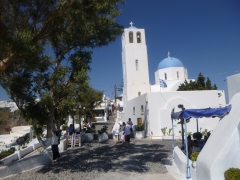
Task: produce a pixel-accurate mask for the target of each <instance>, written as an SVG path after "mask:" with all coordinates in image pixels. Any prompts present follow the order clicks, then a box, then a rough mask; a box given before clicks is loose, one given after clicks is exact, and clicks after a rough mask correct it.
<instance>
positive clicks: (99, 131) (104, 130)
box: [98, 126, 108, 134]
mask: <svg viewBox="0 0 240 180" xmlns="http://www.w3.org/2000/svg"><path fill="white" fill-rule="evenodd" d="M107 130H108V127H107V126H103V128H101V130H98V134H103V133H108V132H107Z"/></svg>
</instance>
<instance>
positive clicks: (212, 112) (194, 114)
mask: <svg viewBox="0 0 240 180" xmlns="http://www.w3.org/2000/svg"><path fill="white" fill-rule="evenodd" d="M231 108H232V105H231V104H229V105H228V106H226V107H223V108H205V109H185V110H183V111H180V112H176V113H172V114H171V118H172V119H183V118H184V119H190V118H201V117H220V118H221V117H223V116H225V115H226V114H228V113H229V112H230V111H231Z"/></svg>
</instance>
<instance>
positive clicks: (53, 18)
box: [0, 0, 124, 72]
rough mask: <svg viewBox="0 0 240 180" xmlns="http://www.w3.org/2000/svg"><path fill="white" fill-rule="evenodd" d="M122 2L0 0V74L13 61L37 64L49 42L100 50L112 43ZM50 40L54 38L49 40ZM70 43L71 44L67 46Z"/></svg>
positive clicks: (120, 27)
mask: <svg viewBox="0 0 240 180" xmlns="http://www.w3.org/2000/svg"><path fill="white" fill-rule="evenodd" d="M123 2H124V0H111V1H106V0H98V1H91V0H82V1H79V0H71V1H69V0H52V1H43V0H40V1H39V0H38V1H37V0H33V1H29V0H15V1H9V0H1V2H0V12H1V13H0V72H4V71H5V69H6V68H8V67H9V66H10V65H11V64H13V63H14V62H16V61H25V62H26V63H30V64H31V62H34V61H36V60H38V58H39V53H40V54H41V53H43V51H44V47H46V43H48V41H49V40H50V39H51V40H53V39H55V40H58V38H60V37H61V41H56V42H57V43H58V44H61V45H63V46H64V47H65V49H63V51H65V52H68V51H69V50H73V49H74V47H76V46H80V47H88V48H93V47H96V46H103V45H107V44H109V43H110V42H111V41H114V40H115V39H116V37H117V36H118V35H119V34H120V33H121V32H122V30H123V27H122V26H120V25H119V24H117V23H116V22H115V18H116V17H117V16H118V15H120V14H121V11H120V10H118V7H117V5H118V3H123ZM70 32H71V33H70ZM53 37H54V38H53ZM69 42H71V43H69Z"/></svg>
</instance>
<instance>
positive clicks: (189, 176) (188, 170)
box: [184, 119, 191, 179]
mask: <svg viewBox="0 0 240 180" xmlns="http://www.w3.org/2000/svg"><path fill="white" fill-rule="evenodd" d="M184 125H185V130H186V132H185V138H186V147H185V149H186V156H187V172H186V178H187V179H189V178H191V174H190V166H189V158H188V141H187V123H186V119H184Z"/></svg>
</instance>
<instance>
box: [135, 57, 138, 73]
mask: <svg viewBox="0 0 240 180" xmlns="http://www.w3.org/2000/svg"><path fill="white" fill-rule="evenodd" d="M135 66H136V71H138V60H137V59H136V60H135Z"/></svg>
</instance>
